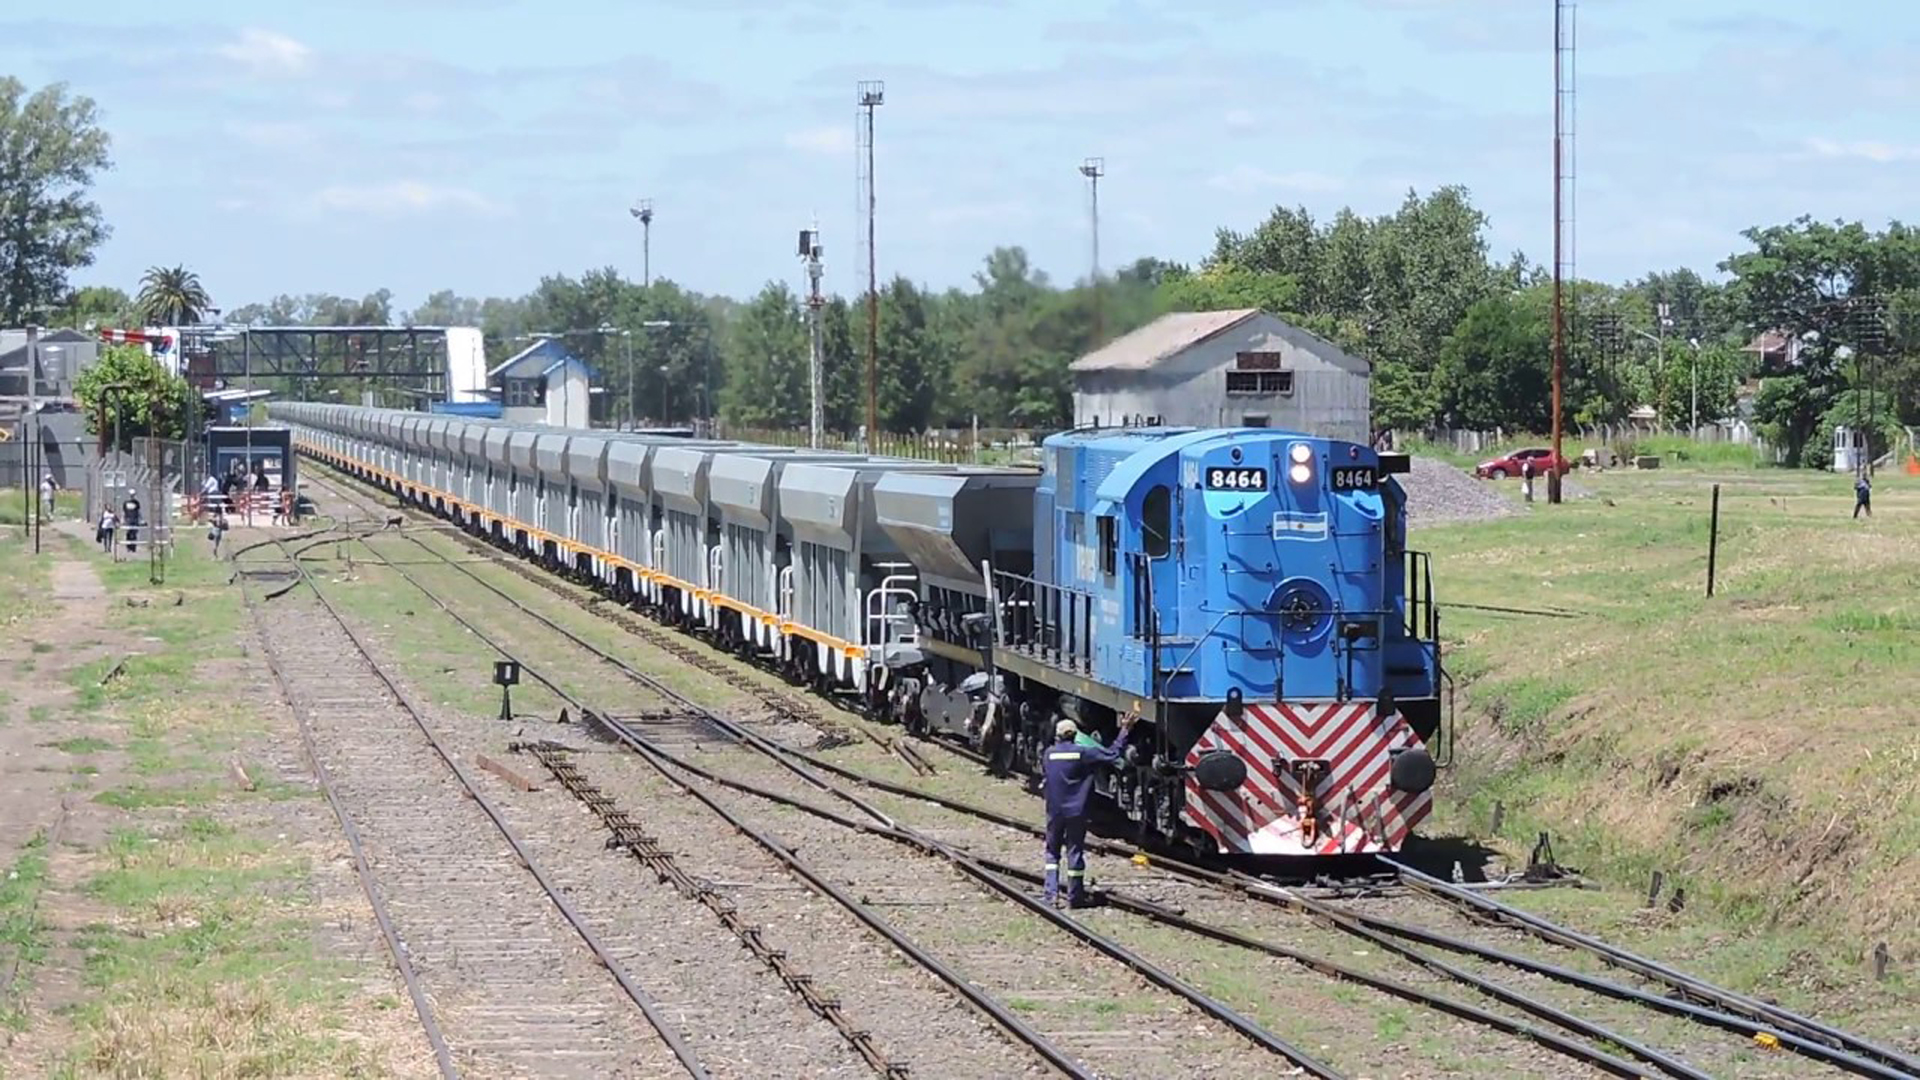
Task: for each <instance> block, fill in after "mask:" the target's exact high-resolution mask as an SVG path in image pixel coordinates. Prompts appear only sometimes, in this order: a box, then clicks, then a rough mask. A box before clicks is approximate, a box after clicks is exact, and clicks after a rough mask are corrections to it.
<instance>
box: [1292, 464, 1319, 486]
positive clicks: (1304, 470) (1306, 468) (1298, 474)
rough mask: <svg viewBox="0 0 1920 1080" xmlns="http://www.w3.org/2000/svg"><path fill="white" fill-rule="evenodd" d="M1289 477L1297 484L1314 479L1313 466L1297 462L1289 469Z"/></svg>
mask: <svg viewBox="0 0 1920 1080" xmlns="http://www.w3.org/2000/svg"><path fill="white" fill-rule="evenodd" d="M1287 479H1289V480H1291V481H1293V482H1294V483H1296V484H1304V483H1306V482H1307V481H1309V480H1311V479H1313V466H1311V465H1303V464H1300V463H1299V462H1295V463H1294V464H1293V466H1292V467H1291V468H1289V469H1287Z"/></svg>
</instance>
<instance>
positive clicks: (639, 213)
mask: <svg viewBox="0 0 1920 1080" xmlns="http://www.w3.org/2000/svg"><path fill="white" fill-rule="evenodd" d="M627 212H628V213H630V214H632V215H633V216H634V217H635V218H637V219H638V220H639V222H640V287H641V288H643V289H646V288H651V287H652V286H653V200H652V199H641V200H640V201H639V202H637V203H634V204H633V209H631V210H629V211H627Z"/></svg>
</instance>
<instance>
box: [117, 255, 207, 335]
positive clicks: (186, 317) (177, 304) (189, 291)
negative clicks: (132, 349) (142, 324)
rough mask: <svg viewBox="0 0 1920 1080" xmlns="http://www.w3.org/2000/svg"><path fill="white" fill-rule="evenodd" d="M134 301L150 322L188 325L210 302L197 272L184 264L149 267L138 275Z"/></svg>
mask: <svg viewBox="0 0 1920 1080" xmlns="http://www.w3.org/2000/svg"><path fill="white" fill-rule="evenodd" d="M133 302H134V306H135V307H137V308H139V309H140V316H141V318H143V319H145V320H146V322H147V325H149V326H191V325H193V324H195V323H197V322H199V321H200V317H201V315H202V314H204V313H205V312H206V310H207V309H208V308H210V307H212V306H213V300H212V298H211V297H209V296H208V295H207V290H206V289H205V288H203V287H201V285H200V275H198V274H196V273H194V272H193V271H191V270H189V269H187V268H186V267H184V266H176V267H174V268H173V269H171V270H168V269H166V268H164V267H159V266H155V267H152V268H150V269H149V270H148V271H147V272H146V273H145V274H143V275H141V277H140V295H139V296H137V297H135V298H134V301H133Z"/></svg>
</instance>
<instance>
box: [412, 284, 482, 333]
mask: <svg viewBox="0 0 1920 1080" xmlns="http://www.w3.org/2000/svg"><path fill="white" fill-rule="evenodd" d="M401 321H402V322H404V323H405V324H406V325H408V326H479V325H480V301H478V300H476V299H473V298H472V297H468V296H459V295H456V294H455V293H454V291H453V290H452V289H441V290H440V291H439V292H436V293H434V294H433V295H431V296H429V297H427V299H426V300H425V302H423V303H422V304H421V305H420V306H419V307H417V308H414V309H413V310H412V311H409V312H407V314H406V316H405V317H404V318H403V319H402V320H401Z"/></svg>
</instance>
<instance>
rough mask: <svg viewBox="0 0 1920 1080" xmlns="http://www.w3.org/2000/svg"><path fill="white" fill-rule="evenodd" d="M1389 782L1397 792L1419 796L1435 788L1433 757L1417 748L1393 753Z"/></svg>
mask: <svg viewBox="0 0 1920 1080" xmlns="http://www.w3.org/2000/svg"><path fill="white" fill-rule="evenodd" d="M1388 782H1389V783H1391V784H1392V785H1393V787H1394V790H1396V791H1404V792H1406V793H1407V794H1409V795H1418V794H1420V793H1421V792H1423V791H1425V790H1427V789H1428V788H1430V787H1432V786H1433V755H1431V754H1429V753H1427V752H1426V751H1425V750H1422V749H1421V748H1419V747H1417V746H1415V747H1409V748H1407V749H1404V750H1395V751H1393V764H1392V765H1391V766H1390V767H1389V769H1388Z"/></svg>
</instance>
